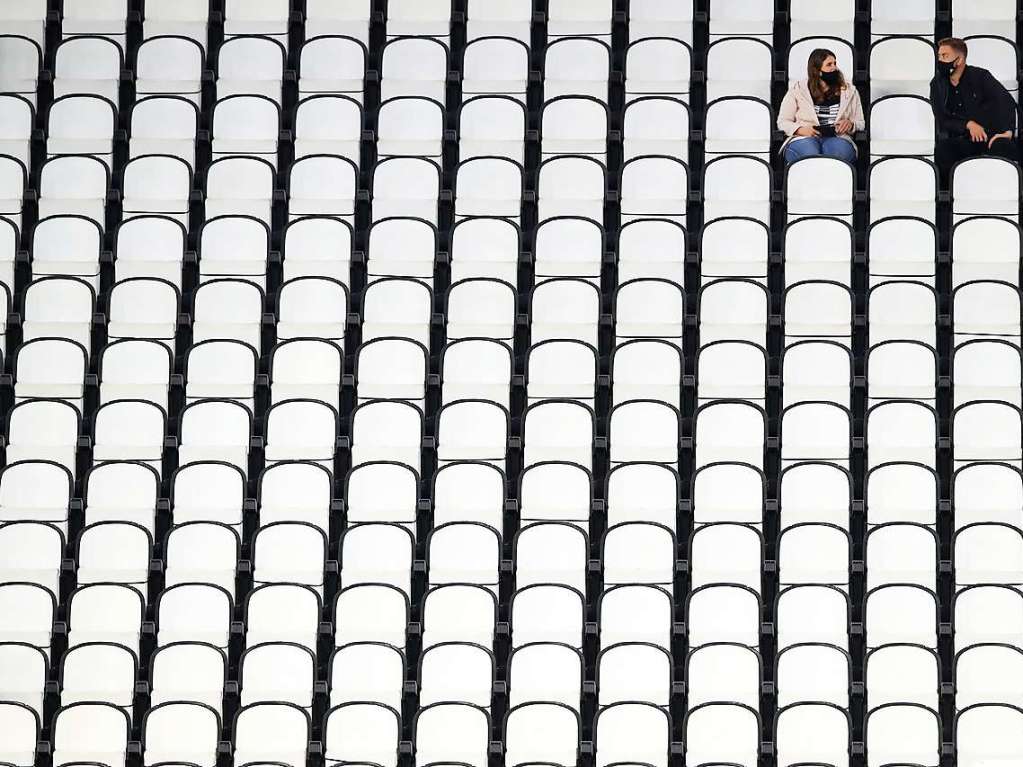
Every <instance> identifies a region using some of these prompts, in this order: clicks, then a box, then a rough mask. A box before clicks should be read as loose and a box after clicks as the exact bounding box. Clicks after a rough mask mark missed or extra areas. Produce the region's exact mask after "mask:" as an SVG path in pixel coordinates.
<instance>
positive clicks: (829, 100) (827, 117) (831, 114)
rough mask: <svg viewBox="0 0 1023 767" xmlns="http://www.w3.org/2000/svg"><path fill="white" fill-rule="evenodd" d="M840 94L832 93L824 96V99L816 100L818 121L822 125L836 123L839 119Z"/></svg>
mask: <svg viewBox="0 0 1023 767" xmlns="http://www.w3.org/2000/svg"><path fill="white" fill-rule="evenodd" d="M838 103H839V96H838V94H837V93H832V94H829V95H827V96H825V97H824V101H821V102H819V103H818V102H814V105H813V109H814V111H815V112H816V113H817V122H819V123H820V124H821V125H834V124H835V122H836V121H837V120H838Z"/></svg>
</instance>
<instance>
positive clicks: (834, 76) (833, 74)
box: [821, 69, 842, 88]
mask: <svg viewBox="0 0 1023 767" xmlns="http://www.w3.org/2000/svg"><path fill="white" fill-rule="evenodd" d="M821 80H823V81H824V84H825V85H827V86H828V87H829V88H830V87H832V86H835V85H838V84H839V83H840V82H841V81H842V73H841V72H839V71H838V70H837V69H832V70H831V71H830V72H823V71H822V72H821Z"/></svg>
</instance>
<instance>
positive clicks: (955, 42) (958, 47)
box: [938, 37, 969, 58]
mask: <svg viewBox="0 0 1023 767" xmlns="http://www.w3.org/2000/svg"><path fill="white" fill-rule="evenodd" d="M943 45H945V46H948V47H949V48H951V49H952V50H953V51H955V52H956V53H957V54H959V55H960V56H962V57H963V58H966V55H967V53H968V52H969V49H968V48H967V47H966V41H965V40H963V39H961V38H958V37H946V38H945V39H943V40H939V41H938V47H939V48H940V47H941V46H943Z"/></svg>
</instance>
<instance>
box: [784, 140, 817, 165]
mask: <svg viewBox="0 0 1023 767" xmlns="http://www.w3.org/2000/svg"><path fill="white" fill-rule="evenodd" d="M820 153H821V142H820V140H819V139H816V138H812V137H804V138H799V139H796V140H795V141H792V142H791V143H789V145H788V146H787V147H785V160H786V161H787V162H795V161H796V160H801V159H803V158H804V157H814V156H815V155H819V154H820Z"/></svg>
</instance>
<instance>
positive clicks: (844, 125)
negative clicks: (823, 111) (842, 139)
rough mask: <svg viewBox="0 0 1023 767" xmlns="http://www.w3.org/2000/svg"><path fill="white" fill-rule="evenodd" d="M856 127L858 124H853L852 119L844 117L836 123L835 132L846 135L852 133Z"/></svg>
mask: <svg viewBox="0 0 1023 767" xmlns="http://www.w3.org/2000/svg"><path fill="white" fill-rule="evenodd" d="M855 127H856V126H854V125H853V121H852V120H848V119H846V118H844V117H843V118H842V119H841V120H839V121H837V122H836V123H835V133H837V134H838V135H840V136H844V135H846V134H848V133H852V132H853V131H854V130H855Z"/></svg>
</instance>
